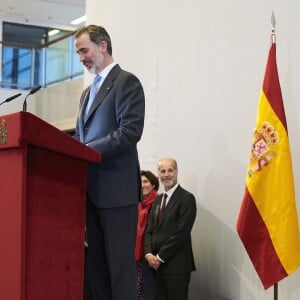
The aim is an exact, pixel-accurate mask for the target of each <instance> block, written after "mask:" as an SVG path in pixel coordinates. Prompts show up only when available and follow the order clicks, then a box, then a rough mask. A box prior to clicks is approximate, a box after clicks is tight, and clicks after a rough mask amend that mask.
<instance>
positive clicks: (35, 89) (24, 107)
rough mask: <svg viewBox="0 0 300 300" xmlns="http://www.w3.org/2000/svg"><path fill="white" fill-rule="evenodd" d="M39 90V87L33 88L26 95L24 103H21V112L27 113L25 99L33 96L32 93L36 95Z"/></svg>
mask: <svg viewBox="0 0 300 300" xmlns="http://www.w3.org/2000/svg"><path fill="white" fill-rule="evenodd" d="M40 88H41V86H40V85H38V86H37V87H35V88H33V89H32V90H31V91H30V92H29V93H28V94H27V95H26V97H25V99H24V103H23V111H25V112H26V111H27V101H26V100H27V97H28V96H29V95H32V94H34V93H36V92H37V91H38V90H39V89H40Z"/></svg>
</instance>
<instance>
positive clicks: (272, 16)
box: [271, 11, 278, 300]
mask: <svg viewBox="0 0 300 300" xmlns="http://www.w3.org/2000/svg"><path fill="white" fill-rule="evenodd" d="M271 25H272V36H271V43H272V44H274V43H276V35H275V26H276V20H275V15H274V12H273V11H272V15H271ZM274 300H278V283H277V282H276V283H275V284H274Z"/></svg>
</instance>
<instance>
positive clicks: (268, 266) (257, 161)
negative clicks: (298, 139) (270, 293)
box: [236, 34, 300, 289]
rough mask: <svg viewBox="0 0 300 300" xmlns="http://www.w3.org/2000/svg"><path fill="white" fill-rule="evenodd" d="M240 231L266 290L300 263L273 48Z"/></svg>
mask: <svg viewBox="0 0 300 300" xmlns="http://www.w3.org/2000/svg"><path fill="white" fill-rule="evenodd" d="M236 227H237V232H238V234H239V236H240V238H241V241H242V243H243V244H244V247H245V249H246V251H247V253H248V255H249V257H250V259H251V261H252V263H253V265H254V268H255V270H256V272H257V274H258V276H259V278H260V280H261V282H262V284H263V286H264V288H265V289H267V288H269V287H270V286H272V285H274V284H275V283H277V282H278V281H280V280H281V279H283V278H285V277H286V276H288V275H290V274H291V273H293V272H294V271H296V269H297V268H298V267H299V265H300V236H299V228H298V218H297V209H296V204H295V190H294V179H293V169H292V161H291V154H290V146H289V139H288V130H287V122H286V118H285V112H284V105H283V100H282V95H281V88H280V83H279V77H278V72H277V63H276V43H275V35H274V34H272V44H271V47H270V50H269V57H268V61H267V66H266V71H265V76H264V81H263V87H262V91H261V94H260V99H259V104H258V110H257V119H256V125H255V128H254V133H253V136H252V146H251V153H250V162H249V166H248V170H247V175H246V188H245V194H244V198H243V201H242V205H241V208H240V212H239V216H238V220H237V225H236Z"/></svg>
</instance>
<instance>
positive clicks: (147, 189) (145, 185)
mask: <svg viewBox="0 0 300 300" xmlns="http://www.w3.org/2000/svg"><path fill="white" fill-rule="evenodd" d="M141 179H142V189H143V197H144V198H146V197H148V196H149V194H150V193H151V192H152V191H153V189H154V185H152V184H151V182H150V181H149V180H148V178H147V177H146V176H142V177H141Z"/></svg>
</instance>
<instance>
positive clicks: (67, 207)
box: [0, 112, 101, 300]
mask: <svg viewBox="0 0 300 300" xmlns="http://www.w3.org/2000/svg"><path fill="white" fill-rule="evenodd" d="M100 160H101V157H100V155H99V154H98V153H97V152H96V151H94V150H92V149H90V148H88V147H86V146H85V145H84V144H82V143H80V142H78V141H77V140H75V139H74V138H73V137H71V136H69V135H67V134H65V133H63V132H61V131H60V130H58V129H56V128H55V127H53V126H51V125H50V124H48V123H46V122H44V121H43V120H41V119H39V118H37V117H36V116H34V115H32V114H30V113H26V112H19V113H15V114H10V115H5V116H0V170H1V177H0V195H1V196H0V243H1V244H0V299H2V300H67V299H70V300H82V298H83V292H82V290H83V269H84V227H85V197H86V171H87V163H88V162H91V163H97V162H100Z"/></svg>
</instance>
